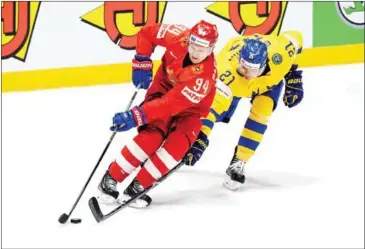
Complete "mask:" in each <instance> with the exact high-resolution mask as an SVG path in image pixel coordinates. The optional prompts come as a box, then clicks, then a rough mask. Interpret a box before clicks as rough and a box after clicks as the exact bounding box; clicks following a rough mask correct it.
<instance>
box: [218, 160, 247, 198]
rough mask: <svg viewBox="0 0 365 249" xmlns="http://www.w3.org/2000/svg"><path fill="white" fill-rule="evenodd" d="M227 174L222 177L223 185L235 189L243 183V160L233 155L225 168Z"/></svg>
mask: <svg viewBox="0 0 365 249" xmlns="http://www.w3.org/2000/svg"><path fill="white" fill-rule="evenodd" d="M226 174H227V176H226V177H225V179H224V183H223V184H224V186H225V187H227V188H228V189H230V190H232V191H235V190H237V189H239V188H240V187H241V186H242V185H243V184H244V183H245V179H246V177H245V162H244V161H241V160H239V159H238V158H237V157H236V156H234V157H233V159H232V161H231V164H230V165H229V167H228V168H227V170H226Z"/></svg>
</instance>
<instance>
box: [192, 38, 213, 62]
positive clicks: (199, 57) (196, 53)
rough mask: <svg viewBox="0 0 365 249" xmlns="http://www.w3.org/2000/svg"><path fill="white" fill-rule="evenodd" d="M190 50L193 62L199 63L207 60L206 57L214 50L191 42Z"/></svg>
mask: <svg viewBox="0 0 365 249" xmlns="http://www.w3.org/2000/svg"><path fill="white" fill-rule="evenodd" d="M188 52H189V57H190V60H191V62H192V63H194V64H197V63H200V62H202V61H203V60H205V58H207V57H208V56H209V55H210V53H211V52H212V49H211V48H210V47H203V46H200V45H198V44H195V43H192V42H190V43H189V46H188Z"/></svg>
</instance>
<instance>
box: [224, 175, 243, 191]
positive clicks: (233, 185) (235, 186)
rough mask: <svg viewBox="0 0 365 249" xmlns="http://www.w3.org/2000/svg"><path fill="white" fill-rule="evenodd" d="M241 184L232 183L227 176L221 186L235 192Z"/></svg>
mask: <svg viewBox="0 0 365 249" xmlns="http://www.w3.org/2000/svg"><path fill="white" fill-rule="evenodd" d="M242 185H243V184H242V183H240V182H236V181H232V180H231V178H230V177H229V176H226V177H225V178H224V182H223V186H225V187H226V188H228V189H229V190H232V191H236V190H237V189H239V188H240V187H241V186H242Z"/></svg>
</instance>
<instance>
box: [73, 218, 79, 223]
mask: <svg viewBox="0 0 365 249" xmlns="http://www.w3.org/2000/svg"><path fill="white" fill-rule="evenodd" d="M71 223H73V224H79V223H81V219H78V218H73V219H71Z"/></svg>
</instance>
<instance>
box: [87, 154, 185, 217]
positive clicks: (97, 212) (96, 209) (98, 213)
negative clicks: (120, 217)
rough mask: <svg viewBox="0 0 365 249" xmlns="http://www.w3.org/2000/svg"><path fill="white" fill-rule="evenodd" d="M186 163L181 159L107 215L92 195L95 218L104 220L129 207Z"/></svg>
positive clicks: (91, 206)
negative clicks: (148, 185)
mask: <svg viewBox="0 0 365 249" xmlns="http://www.w3.org/2000/svg"><path fill="white" fill-rule="evenodd" d="M184 164H185V160H182V161H180V163H178V164H177V165H176V166H175V167H174V168H172V169H171V170H170V171H169V172H167V174H166V175H164V176H162V177H161V178H160V179H158V180H157V181H156V182H155V183H154V184H152V185H151V186H150V187H148V188H146V189H145V190H144V191H142V192H141V193H140V194H139V195H137V196H135V197H133V198H130V199H129V200H127V201H124V202H123V203H121V204H120V205H119V206H117V207H116V208H115V209H113V210H112V211H110V212H109V213H107V214H105V215H104V214H103V213H102V212H101V209H100V205H99V202H98V200H97V199H96V198H95V197H91V198H90V200H89V207H90V210H91V212H92V214H93V215H94V218H95V220H96V221H97V222H98V223H99V222H101V221H104V220H106V219H108V218H110V217H111V216H113V215H114V214H116V213H118V212H119V211H121V210H122V209H124V208H126V207H128V206H129V205H130V204H131V203H132V202H134V201H135V200H137V199H139V198H140V197H142V196H143V195H145V194H147V193H148V192H149V191H150V190H151V189H153V188H154V187H156V186H157V185H158V184H160V183H161V182H163V181H164V180H165V179H166V178H167V177H169V176H170V175H171V174H172V173H174V172H175V171H176V170H178V169H179V168H180V167H181V166H183V165H184Z"/></svg>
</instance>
